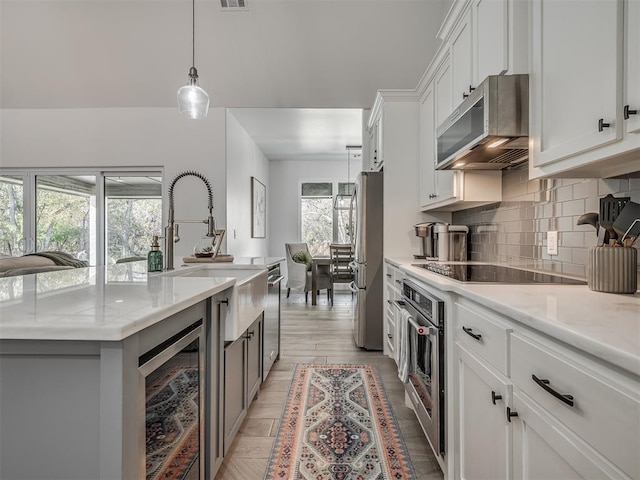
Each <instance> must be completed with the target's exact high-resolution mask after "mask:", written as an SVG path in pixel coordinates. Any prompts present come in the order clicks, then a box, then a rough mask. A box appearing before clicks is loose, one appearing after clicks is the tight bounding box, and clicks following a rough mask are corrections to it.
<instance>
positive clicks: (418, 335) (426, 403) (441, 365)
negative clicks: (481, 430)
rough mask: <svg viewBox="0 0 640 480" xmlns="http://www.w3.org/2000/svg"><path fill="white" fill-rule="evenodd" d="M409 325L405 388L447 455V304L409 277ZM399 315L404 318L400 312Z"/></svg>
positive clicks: (405, 300) (405, 295) (405, 305)
mask: <svg viewBox="0 0 640 480" xmlns="http://www.w3.org/2000/svg"><path fill="white" fill-rule="evenodd" d="M397 304H398V307H399V308H400V309H401V310H406V311H407V312H408V314H409V315H407V316H406V318H407V321H408V323H409V325H407V326H406V327H407V328H406V330H405V331H406V332H407V335H408V337H409V338H408V340H409V341H408V347H409V351H408V352H407V358H408V359H409V375H408V381H407V382H405V384H404V388H405V391H406V392H407V394H408V396H409V399H410V400H411V403H412V405H413V409H414V411H415V413H416V416H417V417H418V421H419V422H420V424H421V425H422V428H423V430H424V431H425V433H426V435H427V438H428V439H429V443H430V444H431V448H432V449H433V451H434V453H435V454H436V455H440V456H441V457H444V455H445V398H446V391H445V358H446V357H445V321H444V319H445V308H444V307H445V306H444V302H443V301H442V300H440V299H438V298H436V297H435V296H433V295H431V294H430V293H428V292H427V291H425V290H424V289H423V288H421V287H420V286H418V285H417V284H415V283H413V282H411V281H410V280H406V279H405V280H403V282H402V300H401V301H397ZM400 318H403V316H402V315H401V316H400Z"/></svg>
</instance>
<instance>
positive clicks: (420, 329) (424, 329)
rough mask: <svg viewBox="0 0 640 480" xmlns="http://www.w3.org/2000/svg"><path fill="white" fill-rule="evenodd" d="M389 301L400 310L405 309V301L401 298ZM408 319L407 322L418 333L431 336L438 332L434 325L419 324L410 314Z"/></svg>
mask: <svg viewBox="0 0 640 480" xmlns="http://www.w3.org/2000/svg"><path fill="white" fill-rule="evenodd" d="M391 303H393V305H395V306H396V307H398V308H399V309H400V310H407V309H406V308H405V307H404V306H405V305H406V303H405V302H404V301H402V300H394V301H393V302H391ZM408 320H409V324H410V325H411V326H412V327H413V328H414V329H415V331H416V333H417V334H418V335H424V336H427V335H428V336H430V337H433V336H434V335H437V334H438V329H437V328H436V327H432V326H424V325H419V324H418V322H416V320H415V319H414V318H413V316H410V317H409V318H408Z"/></svg>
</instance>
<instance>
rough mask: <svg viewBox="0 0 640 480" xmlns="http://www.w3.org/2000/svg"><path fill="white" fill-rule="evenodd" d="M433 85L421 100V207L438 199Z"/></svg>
mask: <svg viewBox="0 0 640 480" xmlns="http://www.w3.org/2000/svg"><path fill="white" fill-rule="evenodd" d="M434 96H435V93H434V88H433V83H430V84H429V86H427V88H426V90H425V91H424V93H423V94H422V97H421V98H420V162H419V165H418V166H419V171H420V207H424V206H426V205H429V204H431V203H433V202H434V198H435V197H436V178H435V175H436V170H435V157H436V122H435V100H434Z"/></svg>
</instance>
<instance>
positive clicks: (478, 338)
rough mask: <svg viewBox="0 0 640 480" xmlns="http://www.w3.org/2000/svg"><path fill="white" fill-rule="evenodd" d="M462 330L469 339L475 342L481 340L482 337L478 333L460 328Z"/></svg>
mask: <svg viewBox="0 0 640 480" xmlns="http://www.w3.org/2000/svg"><path fill="white" fill-rule="evenodd" d="M462 330H463V331H464V333H466V334H467V335H469V336H470V337H471V338H473V339H475V340H478V341H480V339H481V338H482V335H480V334H479V333H473V329H472V328H467V327H462Z"/></svg>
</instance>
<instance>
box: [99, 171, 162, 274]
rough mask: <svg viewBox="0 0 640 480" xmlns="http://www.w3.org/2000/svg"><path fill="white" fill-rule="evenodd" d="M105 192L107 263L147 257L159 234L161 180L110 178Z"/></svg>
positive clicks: (106, 183)
mask: <svg viewBox="0 0 640 480" xmlns="http://www.w3.org/2000/svg"><path fill="white" fill-rule="evenodd" d="M104 189H105V199H106V228H105V231H106V234H107V241H106V243H107V253H106V257H107V263H108V264H109V263H114V262H116V261H117V260H118V259H121V258H127V257H138V256H146V255H147V252H148V251H149V248H150V245H151V239H152V237H153V235H161V233H160V232H162V177H159V176H109V177H105V181H104Z"/></svg>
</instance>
